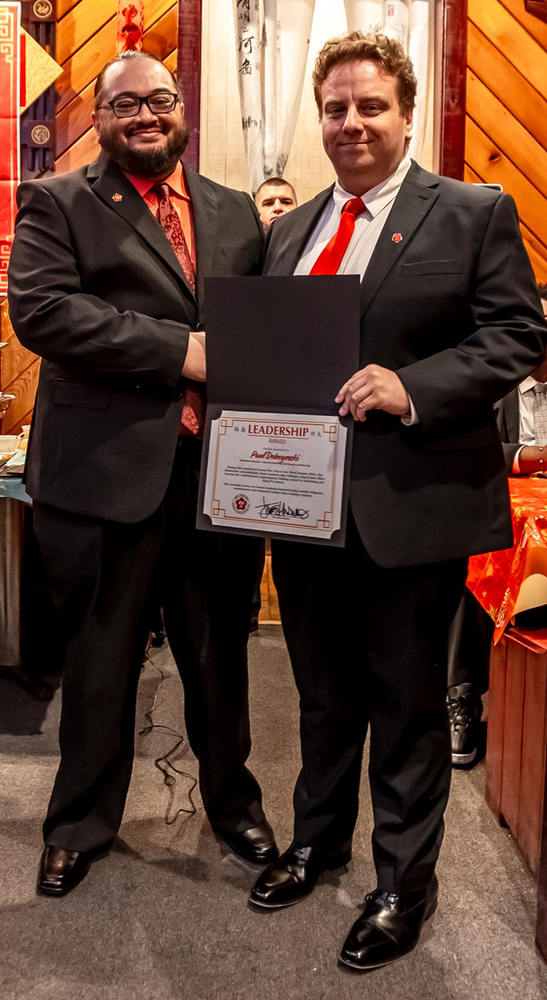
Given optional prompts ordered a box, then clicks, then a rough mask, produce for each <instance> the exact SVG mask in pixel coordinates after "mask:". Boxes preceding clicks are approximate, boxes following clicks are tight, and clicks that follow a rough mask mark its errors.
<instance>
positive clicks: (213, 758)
mask: <svg viewBox="0 0 547 1000" xmlns="http://www.w3.org/2000/svg"><path fill="white" fill-rule="evenodd" d="M200 454H201V445H200V443H199V442H197V441H195V440H193V439H189V438H181V440H180V442H179V446H178V449H177V455H176V458H175V463H174V466H173V472H172V476H171V481H170V484H169V487H168V490H167V493H166V496H165V498H164V501H163V503H162V505H161V507H160V508H159V509H158V510H157V511H156V512H155V513H154V514H153V515H152V516H151V517H149V518H147V519H146V520H145V521H142V522H140V523H138V524H119V523H114V522H110V521H103V520H98V519H95V518H89V517H82V516H80V515H77V514H71V513H68V512H66V511H62V510H60V509H58V508H54V507H49V506H46V505H43V504H35V508H34V527H35V532H36V535H37V538H38V542H39V545H40V549H41V552H42V557H43V562H44V567H45V570H46V574H47V578H48V583H49V587H50V591H51V594H52V597H53V601H54V605H55V609H56V614H57V620H58V629H59V632H60V635H61V638H62V640H63V645H64V668H63V699H62V713H61V725H60V735H59V741H60V747H61V762H60V766H59V770H58V773H57V777H56V780H55V785H54V789H53V793H52V797H51V801H50V805H49V810H48V814H47V818H46V821H45V824H44V839H45V841H46V843H47V844H51V845H53V846H57V847H64V848H65V849H67V850H76V851H92V850H95V849H100V848H101V847H102V846H104V845H105V844H108V843H109V842H110V841H111V840H112V839H113V837H114V836H115V835H116V833H117V831H118V829H119V826H120V823H121V819H122V813H123V808H124V803H125V798H126V794H127V789H128V786H129V780H130V776H131V768H132V762H133V753H134V727H135V703H136V694H137V685H138V680H139V673H140V669H141V664H142V658H143V653H144V649H145V645H146V640H147V635H148V630H149V627H150V622H151V620H152V614H153V612H154V611H155V610H156V609H157V606H158V602H159V603H161V605H162V606H163V609H164V615H165V627H166V632H167V636H168V638H169V642H170V645H171V650H172V652H173V656H174V658H175V660H176V663H177V666H178V669H179V671H180V675H181V678H182V682H183V685H184V694H185V720H186V727H187V732H188V736H189V740H190V744H191V747H192V750H193V751H194V753H195V754H196V756H197V758H198V760H199V780H200V790H201V794H202V797H203V802H204V805H205V809H206V811H207V814H208V817H209V819H210V821H211V823H212V824H213V825H214V826H216V827H217V828H218V829H220V830H225V831H226V832H230V831H231V832H240V831H242V830H245V829H248V828H250V827H253V826H256V825H257V824H258V823H260V822H261V821H262V819H263V817H264V813H263V811H262V805H261V791H260V787H259V785H258V783H257V781H256V779H255V778H254V777H253V775H252V774H251V772H250V771H249V770H248V769H247V767H246V764H245V762H246V760H247V757H248V754H249V751H250V746H251V740H250V729H249V710H248V697H247V693H248V677H247V639H248V634H249V624H250V619H251V608H252V600H253V583H254V579H255V575H256V563H257V559H258V557H259V550H260V540H256V541H255V539H247V538H242V537H238V536H235V535H224V536H220V535H218V534H216V533H214V532H201V531H197V530H196V529H195V526H194V525H195V515H196V502H197V485H198V474H199V462H200Z"/></svg>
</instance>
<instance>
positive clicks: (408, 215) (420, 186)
mask: <svg viewBox="0 0 547 1000" xmlns="http://www.w3.org/2000/svg"><path fill="white" fill-rule="evenodd" d="M438 184H439V180H438V177H436V176H435V175H434V174H429V173H428V172H427V171H426V170H422V168H421V167H419V166H418V165H417V164H416V163H413V164H412V167H411V168H410V170H409V172H408V174H407V175H406V177H405V179H404V181H403V183H402V185H401V189H400V191H399V193H398V195H397V197H396V198H395V201H394V203H393V206H392V208H391V211H390V213H389V216H388V218H387V219H386V222H385V225H384V228H383V229H382V232H381V233H380V238H379V240H378V242H377V244H376V246H375V248H374V253H373V254H372V257H371V259H370V263H369V265H368V267H367V269H366V272H365V276H364V278H363V282H362V290H361V316H364V314H365V313H366V311H367V309H368V308H369V306H370V304H371V302H372V300H373V298H374V297H375V295H376V294H377V292H378V291H379V289H380V287H381V285H382V284H383V282H384V281H385V279H386V278H387V276H388V274H389V272H390V271H391V269H392V268H393V267H394V266H395V264H396V263H397V262H398V261H399V260H400V258H401V257H402V255H403V254H404V253H405V251H406V249H407V247H408V246H409V244H410V242H411V240H412V237H413V235H414V233H415V232H416V230H417V228H418V226H419V225H420V224H421V222H422V221H423V219H425V217H426V215H427V214H428V212H429V211H430V210H431V208H432V207H433V205H434V204H435V202H436V200H437V198H438V197H439V191H438ZM364 200H365V202H366V200H367V198H366V195H364ZM393 236H396V240H393ZM399 236H401V237H402V239H401V240H398V237H399Z"/></svg>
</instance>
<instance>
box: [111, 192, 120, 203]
mask: <svg viewBox="0 0 547 1000" xmlns="http://www.w3.org/2000/svg"><path fill="white" fill-rule="evenodd" d="M122 197H123V195H121V194H120V193H119V192H118V191H116V194H113V195H112V201H121V200H122Z"/></svg>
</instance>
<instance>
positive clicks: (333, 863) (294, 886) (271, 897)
mask: <svg viewBox="0 0 547 1000" xmlns="http://www.w3.org/2000/svg"><path fill="white" fill-rule="evenodd" d="M349 861H351V846H350V845H349V844H340V845H338V846H337V847H336V848H334V849H333V850H332V851H329V852H328V853H325V852H324V851H320V850H319V849H318V848H317V847H303V846H302V845H301V844H298V843H297V841H293V842H292V844H291V846H290V847H289V849H288V850H287V851H285V853H284V854H282V855H281V857H280V858H279V859H278V860H277V861H274V862H273V864H271V865H269V866H268V868H266V871H264V872H262V875H260V876H259V878H258V879H257V881H256V883H255V885H254V887H253V889H252V892H251V896H250V901H251V903H254V904H255V906H264V907H266V908H267V909H271V910H277V909H280V908H281V907H282V906H292V905H293V903H299V902H300V900H301V899H305V898H306V896H309V895H310V893H311V892H313V890H314V889H315V886H316V884H317V879H318V878H319V876H320V875H321V873H322V872H324V871H327V870H329V871H333V870H334V869H335V868H342V867H343V866H344V865H347V864H348V862H349Z"/></svg>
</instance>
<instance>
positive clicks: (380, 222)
mask: <svg viewBox="0 0 547 1000" xmlns="http://www.w3.org/2000/svg"><path fill="white" fill-rule="evenodd" d="M410 166H411V159H410V156H405V158H404V160H402V161H401V163H400V164H399V166H398V167H397V170H396V171H395V173H393V174H391V176H390V177H387V178H386V180H385V181H382V182H381V183H380V184H377V185H376V187H373V188H371V189H370V191H367V193H366V194H364V195H363V201H364V203H365V205H366V207H367V210H366V212H363V214H362V215H359V216H358V217H357V219H356V220H355V231H354V233H353V236H352V237H351V240H350V242H349V246H348V249H347V250H346V252H345V254H344V256H343V258H342V263H341V264H340V267H339V268H338V271H337V274H359V275H360V276H361V280H362V279H363V276H364V274H365V271H366V269H367V267H368V264H369V261H370V258H371V257H372V254H373V252H374V248H375V246H376V244H377V242H378V240H379V238H380V233H381V232H382V229H383V228H384V226H385V224H386V222H387V218H388V216H389V212H390V209H391V206H392V205H393V202H394V201H395V198H396V197H397V195H398V194H399V191H400V188H401V184H402V183H403V181H404V179H405V177H406V175H407V173H408V171H409V170H410ZM353 198H355V195H354V194H349V192H348V191H344V188H343V187H342V185H341V184H340V181H336V184H335V185H334V191H333V193H332V198H330V199H329V201H328V202H327V204H326V206H325V208H324V209H323V212H322V214H321V216H320V218H319V220H318V222H317V225H316V226H315V229H314V230H313V232H312V234H311V236H310V238H309V240H308V242H307V243H306V246H305V247H304V252H303V254H302V256H301V258H300V260H299V261H298V264H297V265H296V268H295V271H294V273H295V274H309V273H310V271H311V269H312V267H313V265H314V264H315V262H316V260H317V258H318V257H319V254H320V253H321V252H322V251H323V250H324V249H325V247H326V245H327V243H328V242H329V240H331V239H332V237H333V236H334V234H335V233H336V230H337V229H338V225H339V223H340V216H341V214H342V209H343V207H344V205H345V204H346V202H348V201H351V200H352V199H353Z"/></svg>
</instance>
